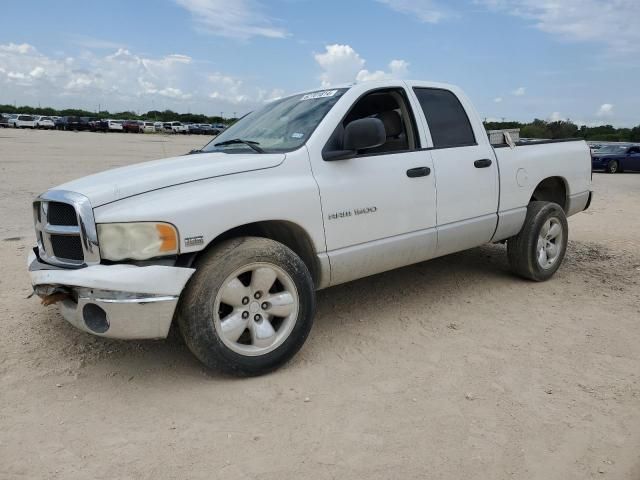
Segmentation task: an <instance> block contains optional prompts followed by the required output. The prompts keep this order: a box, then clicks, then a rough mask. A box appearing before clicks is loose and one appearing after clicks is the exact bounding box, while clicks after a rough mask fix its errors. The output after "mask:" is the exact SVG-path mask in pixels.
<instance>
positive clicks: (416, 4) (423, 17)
mask: <svg viewBox="0 0 640 480" xmlns="http://www.w3.org/2000/svg"><path fill="white" fill-rule="evenodd" d="M377 1H378V2H379V3H382V4H384V5H387V6H388V7H389V8H391V9H392V10H395V11H396V12H400V13H404V14H407V15H410V16H412V17H414V18H416V19H417V20H419V21H420V22H423V23H438V22H440V21H441V20H443V19H444V18H446V17H448V16H450V13H449V12H448V10H447V9H445V8H444V7H443V6H441V5H438V4H437V3H436V2H434V1H433V0H377Z"/></svg>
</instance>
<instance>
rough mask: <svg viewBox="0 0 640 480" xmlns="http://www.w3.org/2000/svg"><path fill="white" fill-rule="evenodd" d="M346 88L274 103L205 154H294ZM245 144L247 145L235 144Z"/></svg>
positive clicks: (220, 138) (218, 140)
mask: <svg viewBox="0 0 640 480" xmlns="http://www.w3.org/2000/svg"><path fill="white" fill-rule="evenodd" d="M346 91H347V89H346V88H338V89H331V90H320V91H317V92H311V93H306V94H298V95H293V96H291V97H286V98H283V99H280V100H275V101H273V102H271V103H269V104H267V105H265V106H264V107H262V108H261V109H259V110H256V111H255V112H252V113H250V114H248V115H246V116H245V117H243V118H241V119H240V120H238V121H237V122H236V123H234V124H233V125H232V126H230V127H228V128H227V129H225V130H224V132H222V133H221V134H220V135H218V136H217V137H216V138H214V139H213V140H212V141H211V142H210V143H208V144H207V145H206V146H205V147H204V148H203V149H202V151H203V152H227V153H232V152H233V151H239V150H240V151H243V152H246V151H249V152H251V151H256V150H254V149H252V148H251V147H250V145H248V144H253V145H255V146H258V147H259V149H260V150H261V151H263V152H265V153H276V152H291V151H293V150H296V149H297V148H299V147H300V146H302V145H304V143H305V142H306V141H307V140H308V139H309V137H310V136H311V134H312V133H313V131H314V130H315V129H316V127H317V126H318V124H319V123H320V122H321V121H322V119H323V118H324V117H325V115H326V114H327V113H328V112H329V110H331V108H332V107H333V106H334V105H335V104H336V103H337V102H338V100H339V99H340V97H341V96H342V95H343V94H344V92H346ZM234 140H242V141H243V142H246V143H240V142H234Z"/></svg>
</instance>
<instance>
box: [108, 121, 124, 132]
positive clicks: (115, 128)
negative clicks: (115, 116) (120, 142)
mask: <svg viewBox="0 0 640 480" xmlns="http://www.w3.org/2000/svg"><path fill="white" fill-rule="evenodd" d="M105 122H106V124H107V130H106V131H107V132H122V131H123V129H124V127H123V123H124V121H123V120H105Z"/></svg>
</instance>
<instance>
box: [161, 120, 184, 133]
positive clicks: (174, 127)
mask: <svg viewBox="0 0 640 480" xmlns="http://www.w3.org/2000/svg"><path fill="white" fill-rule="evenodd" d="M162 126H163V129H164V131H165V132H169V133H183V134H185V133H187V127H186V126H185V125H183V124H182V122H165V123H163V124H162Z"/></svg>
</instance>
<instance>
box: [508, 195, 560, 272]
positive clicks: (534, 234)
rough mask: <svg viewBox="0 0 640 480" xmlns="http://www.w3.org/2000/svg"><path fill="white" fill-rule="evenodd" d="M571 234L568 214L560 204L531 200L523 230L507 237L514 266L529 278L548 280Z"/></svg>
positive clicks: (558, 262) (512, 266)
mask: <svg viewBox="0 0 640 480" xmlns="http://www.w3.org/2000/svg"><path fill="white" fill-rule="evenodd" d="M568 234H569V228H568V224H567V218H566V216H565V214H564V210H563V209H562V207H561V206H560V205H558V204H556V203H551V202H531V203H530V204H529V206H528V207H527V217H526V219H525V223H524V226H523V227H522V230H521V231H520V233H519V234H518V235H516V236H515V237H511V238H510V239H509V240H508V241H507V255H508V258H509V266H510V267H511V270H512V271H513V272H514V273H515V274H517V275H519V276H521V277H524V278H527V279H529V280H534V281H537V282H541V281H544V280H548V279H549V278H551V277H552V276H553V274H554V273H556V271H557V270H558V268H560V264H561V263H562V260H563V258H564V255H565V252H566V250H567V241H568Z"/></svg>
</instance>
